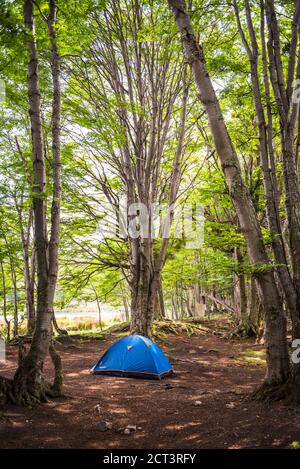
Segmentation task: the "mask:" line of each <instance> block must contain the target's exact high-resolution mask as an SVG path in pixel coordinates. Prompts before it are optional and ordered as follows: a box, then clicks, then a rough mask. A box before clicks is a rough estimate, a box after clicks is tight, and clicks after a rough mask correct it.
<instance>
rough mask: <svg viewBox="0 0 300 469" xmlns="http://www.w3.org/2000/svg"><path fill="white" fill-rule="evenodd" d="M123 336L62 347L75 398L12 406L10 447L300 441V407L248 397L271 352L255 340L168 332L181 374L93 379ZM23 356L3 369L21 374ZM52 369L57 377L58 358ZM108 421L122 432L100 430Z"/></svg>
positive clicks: (6, 430)
mask: <svg viewBox="0 0 300 469" xmlns="http://www.w3.org/2000/svg"><path fill="white" fill-rule="evenodd" d="M113 340H114V338H113V337H110V338H109V339H106V340H102V341H100V340H90V341H87V342H86V341H85V342H82V341H80V340H77V341H72V345H71V346H70V345H64V344H58V345H57V348H58V350H59V351H60V353H61V356H62V360H63V368H64V383H65V392H66V393H67V394H69V395H71V396H72V399H69V400H61V401H52V402H50V403H49V404H46V405H42V406H40V407H39V408H35V409H25V408H16V407H13V406H9V407H5V409H2V410H3V412H4V415H2V418H0V447H1V448H107V449H113V448H267V447H273V448H282V447H286V448H287V447H290V445H291V444H292V442H293V441H298V440H300V418H299V417H300V410H299V409H289V408H287V407H286V406H284V404H283V403H278V402H277V403H272V404H264V403H259V402H254V401H249V400H247V399H245V394H247V393H249V392H250V391H251V390H252V389H253V388H254V387H255V386H256V385H258V384H259V383H260V382H261V381H262V379H263V376H264V371H265V369H264V354H263V352H262V350H263V349H262V347H261V346H258V345H255V344H254V342H253V341H251V340H243V341H240V340H230V341H229V340H224V339H222V338H221V337H220V336H218V335H214V334H212V333H210V332H204V331H203V332H202V333H201V334H199V335H196V336H192V337H187V336H182V335H168V336H167V337H166V339H164V340H163V342H161V343H160V345H162V348H163V349H164V351H165V352H166V354H167V355H168V356H169V358H170V360H171V362H172V363H173V365H174V368H175V371H176V376H175V377H173V378H167V379H165V380H163V381H150V380H141V379H138V380H137V379H128V378H127V379H126V378H117V377H108V376H105V377H102V376H93V375H91V374H90V373H89V369H90V368H91V366H92V365H93V364H94V363H95V362H96V361H97V359H98V358H99V356H100V355H101V353H103V352H104V351H105V349H106V348H107V347H108V346H109V344H110V343H111V342H112V341H113ZM16 352H17V351H16V348H15V347H9V350H8V357H7V358H8V360H7V362H6V365H5V366H4V367H2V370H1V373H2V374H5V375H6V376H12V374H13V372H14V369H15V365H16V355H17V353H16ZM3 368H4V369H3ZM46 370H47V373H48V372H49V373H50V375H51V364H50V362H49V363H48V362H47V366H46ZM50 375H49V376H50ZM195 401H200V402H198V405H195ZM98 404H99V405H100V412H101V413H100V415H99V412H98V409H97V408H95V406H97V405H98ZM0 415H1V414H0ZM100 420H105V421H109V422H111V423H112V424H113V428H112V429H109V430H108V431H106V432H103V433H102V432H99V431H97V429H96V423H97V422H99V421H100ZM128 424H129V425H136V426H137V427H139V428H137V431H135V432H133V433H131V434H130V435H126V434H124V433H120V432H118V431H117V429H118V428H119V427H124V426H126V425H128Z"/></svg>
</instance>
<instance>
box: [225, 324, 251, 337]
mask: <svg viewBox="0 0 300 469" xmlns="http://www.w3.org/2000/svg"><path fill="white" fill-rule="evenodd" d="M257 334H258V330H257V328H256V327H255V326H254V325H253V324H251V323H240V324H238V325H237V327H236V328H235V329H234V330H233V331H232V332H230V334H229V335H228V338H229V339H232V338H234V337H243V338H246V337H257Z"/></svg>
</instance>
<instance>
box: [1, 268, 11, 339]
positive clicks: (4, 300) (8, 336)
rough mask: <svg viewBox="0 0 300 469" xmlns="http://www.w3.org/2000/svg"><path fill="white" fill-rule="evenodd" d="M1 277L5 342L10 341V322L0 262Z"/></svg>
mask: <svg viewBox="0 0 300 469" xmlns="http://www.w3.org/2000/svg"><path fill="white" fill-rule="evenodd" d="M0 268H1V276H2V289H3V317H4V321H5V323H6V327H7V335H6V337H7V342H9V341H10V321H9V320H8V317H7V298H6V281H5V272H4V265H3V261H2V260H0Z"/></svg>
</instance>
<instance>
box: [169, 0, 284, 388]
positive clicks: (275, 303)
mask: <svg viewBox="0 0 300 469" xmlns="http://www.w3.org/2000/svg"><path fill="white" fill-rule="evenodd" d="M168 3H169V6H170V8H171V9H172V11H173V14H174V18H175V21H176V23H177V26H178V29H179V31H180V34H181V39H182V42H183V45H184V48H185V54H186V58H187V61H188V62H189V64H190V66H191V67H192V69H193V73H194V77H195V82H196V84H197V87H198V90H199V97H200V100H201V102H202V104H203V106H204V108H205V110H206V112H207V116H208V119H209V125H210V129H211V132H212V136H213V140H214V144H215V147H216V150H217V153H218V155H219V158H220V161H221V165H222V169H223V171H224V175H225V178H226V181H227V184H228V188H229V191H230V194H231V197H232V199H233V202H234V206H235V209H236V212H237V216H238V219H239V224H240V227H241V230H242V232H243V233H244V235H245V238H246V241H247V247H248V252H249V257H250V260H251V262H252V263H253V264H256V266H257V267H260V269H258V271H257V272H256V273H255V277H256V281H257V285H258V289H259V293H260V297H261V302H262V305H263V309H264V319H265V324H266V329H265V334H266V348H267V365H268V366H267V374H266V377H265V388H266V389H267V388H269V387H270V386H274V385H281V384H283V383H285V382H286V380H287V378H288V376H289V359H288V350H287V341H286V318H285V315H284V312H283V305H282V300H281V297H280V293H279V291H278V287H277V284H276V280H275V277H274V269H273V267H272V266H271V265H270V261H269V258H268V256H267V253H266V249H265V246H264V243H263V240H262V235H261V230H260V226H259V223H258V220H257V217H256V213H255V209H254V206H253V203H252V200H251V196H250V193H249V190H248V188H247V187H246V185H245V182H244V180H243V177H242V172H241V168H240V163H239V160H238V156H237V154H236V151H235V149H234V146H233V143H232V140H231V138H230V135H229V132H228V129H227V127H226V124H225V121H224V117H223V114H222V111H221V108H220V104H219V101H218V98H217V96H216V93H215V90H214V87H213V84H212V81H211V79H210V76H209V73H208V70H207V68H206V64H205V59H204V52H203V49H202V47H201V45H200V44H199V43H198V41H197V40H196V37H195V34H194V30H193V27H192V24H191V21H190V17H189V15H188V13H187V12H186V7H185V3H184V0H168Z"/></svg>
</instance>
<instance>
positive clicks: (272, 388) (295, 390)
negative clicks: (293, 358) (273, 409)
mask: <svg viewBox="0 0 300 469" xmlns="http://www.w3.org/2000/svg"><path fill="white" fill-rule="evenodd" d="M250 397H251V399H253V400H257V401H263V402H274V401H284V403H285V404H286V405H288V406H298V405H299V404H300V387H299V385H297V384H295V383H293V382H291V381H287V382H286V383H284V384H279V385H270V384H267V383H263V384H262V385H261V386H260V387H259V388H258V389H256V390H255V391H254V392H253V393H252V394H251V396H250Z"/></svg>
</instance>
